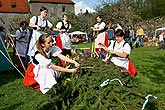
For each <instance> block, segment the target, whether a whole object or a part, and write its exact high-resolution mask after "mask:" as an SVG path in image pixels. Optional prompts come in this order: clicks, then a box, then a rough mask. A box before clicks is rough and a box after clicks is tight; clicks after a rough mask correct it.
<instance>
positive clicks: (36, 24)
mask: <svg viewBox="0 0 165 110" xmlns="http://www.w3.org/2000/svg"><path fill="white" fill-rule="evenodd" d="M47 13H48V9H47V8H45V7H41V9H40V15H39V16H33V17H32V18H31V19H30V23H29V26H30V27H32V28H33V32H32V35H31V39H30V44H29V49H28V56H29V57H30V60H32V57H33V55H34V53H35V51H36V47H35V43H36V41H37V40H38V38H39V37H40V35H42V34H43V33H44V31H45V29H46V28H49V29H51V27H52V26H53V25H52V24H51V23H50V22H49V21H48V20H47V19H46V16H47Z"/></svg>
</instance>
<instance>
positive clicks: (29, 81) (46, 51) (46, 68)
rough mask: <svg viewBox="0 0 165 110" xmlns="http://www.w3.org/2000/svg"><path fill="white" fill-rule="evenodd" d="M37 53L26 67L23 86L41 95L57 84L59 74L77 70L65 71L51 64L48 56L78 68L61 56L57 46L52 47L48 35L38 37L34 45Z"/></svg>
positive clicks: (72, 61) (76, 64) (77, 64)
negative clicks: (39, 92) (31, 88)
mask: <svg viewBox="0 0 165 110" xmlns="http://www.w3.org/2000/svg"><path fill="white" fill-rule="evenodd" d="M36 47H37V51H36V52H35V55H34V58H33V61H32V63H31V64H30V65H29V66H28V68H27V71H26V74H25V77H24V80H23V84H24V85H25V86H32V87H34V88H35V89H36V90H37V91H41V92H42V93H43V94H45V93H46V92H48V91H49V90H50V89H51V87H52V86H53V85H55V84H56V83H57V81H56V79H57V78H59V76H60V73H59V71H61V72H69V73H75V72H76V71H77V68H73V69H67V68H63V67H60V66H57V65H55V64H54V63H52V62H51V59H50V56H54V57H55V56H57V57H59V58H60V59H62V60H64V61H67V62H69V63H73V64H75V67H79V63H77V62H76V61H74V60H71V59H70V58H67V57H65V56H63V55H62V54H61V52H62V51H61V49H60V48H58V47H57V46H52V38H51V36H49V35H48V34H43V35H41V36H40V37H39V39H38V41H37V43H36Z"/></svg>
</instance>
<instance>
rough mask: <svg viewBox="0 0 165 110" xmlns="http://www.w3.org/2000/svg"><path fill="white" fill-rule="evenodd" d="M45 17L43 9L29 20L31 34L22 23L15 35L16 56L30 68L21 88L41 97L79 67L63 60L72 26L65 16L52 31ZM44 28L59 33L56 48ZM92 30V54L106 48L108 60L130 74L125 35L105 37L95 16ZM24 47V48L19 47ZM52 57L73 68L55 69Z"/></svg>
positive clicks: (100, 20)
mask: <svg viewBox="0 0 165 110" xmlns="http://www.w3.org/2000/svg"><path fill="white" fill-rule="evenodd" d="M47 13H48V10H47V9H46V8H45V7H42V8H41V9H40V15H39V16H33V17H32V18H31V19H30V23H29V26H30V27H32V28H33V31H32V32H30V31H29V30H28V29H27V26H28V24H27V22H24V21H23V22H21V24H20V29H19V30H17V31H16V41H17V42H18V43H16V48H17V50H18V54H19V52H20V53H23V54H24V55H26V54H27V55H28V56H29V57H30V64H29V66H28V67H27V70H26V74H25V77H24V80H23V84H24V85H25V86H33V87H34V88H35V89H36V90H37V91H41V92H42V93H43V94H45V93H46V92H48V91H49V90H50V88H51V87H52V86H53V85H55V84H56V83H57V79H58V78H59V77H60V73H59V72H68V73H75V72H76V71H77V68H78V67H79V66H80V64H79V63H77V62H76V61H74V60H72V59H70V58H68V57H66V56H65V55H67V54H68V55H71V41H70V37H69V35H68V31H69V29H70V28H71V24H70V22H69V21H68V16H67V14H64V15H63V18H62V20H61V21H60V22H58V23H57V25H56V27H55V28H53V25H52V24H51V23H50V22H49V21H48V20H47V19H46V16H47ZM47 28H48V29H52V30H54V31H57V32H59V35H58V36H57V37H56V46H55V45H53V40H52V37H51V36H50V35H49V34H47V33H45V32H44V31H45V29H47ZM91 29H92V30H93V32H96V35H97V37H96V39H95V51H100V47H99V45H100V44H103V45H104V46H105V47H107V49H106V50H104V51H106V52H107V53H110V54H113V55H114V56H113V57H112V58H111V62H113V63H114V64H115V65H117V66H120V67H124V68H125V69H127V70H129V68H130V67H129V64H130V63H129V58H128V56H129V54H130V52H131V47H130V45H129V44H128V43H126V42H125V40H124V36H125V33H124V31H123V30H122V29H120V28H119V29H117V30H114V38H110V37H108V32H107V31H106V24H105V23H104V22H103V18H102V16H100V15H99V16H97V23H96V24H95V25H94V27H91ZM29 36H30V37H29ZM111 36H112V35H111ZM22 39H24V40H22ZM112 39H114V40H113V41H112V42H111V43H109V42H108V40H112ZM28 41H29V42H28ZM28 43H29V44H28ZM23 44H24V45H26V46H24V47H21V45H23ZM109 44H110V45H109ZM28 45H29V47H28ZM25 48H28V51H25ZM51 57H58V58H59V59H60V60H61V62H62V64H64V63H65V62H69V63H73V64H74V65H75V68H72V69H67V68H65V66H64V65H62V66H58V65H56V64H54V63H53V62H52V60H51ZM134 75H135V73H134Z"/></svg>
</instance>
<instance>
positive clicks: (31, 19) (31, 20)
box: [30, 16, 36, 24]
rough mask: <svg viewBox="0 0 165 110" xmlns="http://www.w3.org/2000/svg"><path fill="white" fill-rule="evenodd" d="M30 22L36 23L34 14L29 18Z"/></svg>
mask: <svg viewBox="0 0 165 110" xmlns="http://www.w3.org/2000/svg"><path fill="white" fill-rule="evenodd" d="M30 23H31V24H35V23H36V16H33V17H32V18H30Z"/></svg>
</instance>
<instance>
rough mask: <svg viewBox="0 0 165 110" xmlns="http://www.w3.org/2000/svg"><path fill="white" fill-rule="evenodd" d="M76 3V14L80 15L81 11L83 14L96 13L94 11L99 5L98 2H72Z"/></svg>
mask: <svg viewBox="0 0 165 110" xmlns="http://www.w3.org/2000/svg"><path fill="white" fill-rule="evenodd" d="M72 1H73V2H74V3H75V14H78V13H80V10H82V13H84V12H85V11H86V10H88V12H90V13H91V12H95V10H94V9H93V8H94V7H95V6H96V5H97V4H98V0H72Z"/></svg>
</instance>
